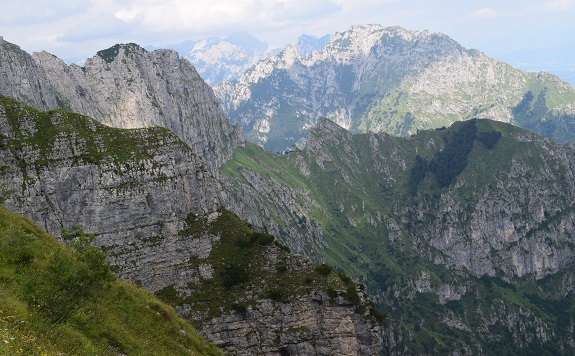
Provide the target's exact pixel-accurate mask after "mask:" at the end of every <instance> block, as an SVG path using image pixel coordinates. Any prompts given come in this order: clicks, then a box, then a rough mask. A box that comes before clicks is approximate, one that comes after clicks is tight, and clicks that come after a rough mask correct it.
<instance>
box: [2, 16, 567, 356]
mask: <svg viewBox="0 0 575 356" xmlns="http://www.w3.org/2000/svg"><path fill="white" fill-rule="evenodd" d="M316 40H317V41H319V42H316ZM324 40H325V39H324ZM303 42H304V41H302V43H303ZM311 42H312V44H313V45H312V46H311V47H306V48H308V49H304V47H301V48H300V49H298V48H297V47H296V46H289V47H288V48H286V49H284V50H283V51H282V52H281V53H280V54H278V55H277V56H275V57H271V58H268V59H264V60H263V61H261V62H259V63H257V64H256V65H255V66H253V67H252V68H251V69H249V70H248V71H247V72H246V73H245V74H243V75H242V76H241V77H240V78H239V79H238V80H237V81H231V82H224V83H222V84H220V85H218V86H217V87H216V88H215V90H214V91H212V89H211V88H210V87H209V86H208V85H206V84H205V83H204V81H203V80H202V79H201V78H200V76H199V74H198V73H197V72H196V71H195V70H194V68H193V66H191V65H190V63H189V62H188V61H187V60H185V59H182V58H180V57H179V55H178V53H177V52H175V51H172V50H154V51H151V52H150V51H147V50H145V49H143V48H141V47H140V46H138V45H136V44H123V45H116V46H113V47H111V48H109V49H106V50H102V51H100V52H98V53H97V54H96V55H95V56H94V57H92V58H90V59H88V60H87V61H86V64H85V66H84V67H80V66H77V65H70V66H68V65H65V64H64V63H63V62H62V61H60V60H59V59H58V58H56V57H55V56H53V55H50V54H48V53H45V52H42V53H35V54H32V55H30V54H27V53H26V52H24V51H22V50H21V49H20V48H18V47H17V46H16V45H13V44H10V43H8V42H6V41H3V40H0V65H1V66H2V67H1V73H0V92H1V94H2V95H4V96H5V97H2V98H1V99H0V104H1V105H0V134H1V135H0V150H1V151H2V154H1V155H0V188H1V189H0V195H1V198H2V200H3V201H4V205H5V206H6V207H7V208H9V209H11V210H13V211H15V212H17V213H20V214H24V215H26V216H28V217H30V218H31V219H32V220H33V221H34V222H36V223H37V224H39V225H40V226H41V227H42V228H44V229H46V230H47V231H48V232H50V233H52V234H54V235H57V236H60V237H61V238H64V237H65V236H66V235H65V234H64V233H63V232H62V231H63V230H62V228H64V229H70V228H73V227H74V226H81V227H82V229H84V230H85V231H87V232H88V233H90V234H94V235H93V236H94V240H93V245H94V246H96V247H98V248H99V249H100V250H101V251H103V252H104V254H105V255H106V259H107V260H108V261H109V263H110V268H111V269H112V271H114V272H115V273H116V274H117V275H118V276H120V277H122V278H125V279H128V280H131V281H132V282H134V283H136V284H138V285H140V286H141V287H144V288H146V289H148V290H150V291H152V292H154V293H155V294H156V296H158V297H159V298H161V299H163V300H164V301H165V302H168V303H170V304H171V305H173V306H174V307H175V308H176V311H177V312H178V313H179V314H180V315H181V316H183V317H184V318H185V319H186V320H188V321H189V322H190V323H192V324H193V325H194V326H195V327H196V328H197V329H198V331H199V332H200V334H201V335H203V336H204V337H205V338H206V339H208V340H209V341H211V342H213V343H215V344H216V345H217V346H219V347H221V348H223V349H224V351H225V352H227V353H231V354H257V353H263V354H277V355H285V354H319V355H329V354H349V355H355V354H380V353H383V354H390V355H399V354H418V355H419V354H429V355H432V354H460V355H461V354H466V355H471V354H474V355H475V354H479V355H483V354H485V355H489V354H537V355H539V354H544V353H551V354H570V353H573V352H575V341H574V339H573V330H574V328H575V318H574V312H575V297H574V295H575V293H574V291H575V273H574V271H575V270H574V269H573V267H574V261H575V243H574V234H575V210H574V208H573V199H574V197H575V186H574V185H573V182H574V181H575V179H574V178H575V177H574V175H575V147H574V146H573V145H572V144H568V143H562V142H558V141H568V140H569V137H570V136H569V135H570V132H571V130H572V127H571V126H572V125H570V123H571V122H570V119H571V115H572V111H570V110H572V109H573V107H572V96H573V89H572V88H571V87H570V86H568V85H567V84H565V83H564V82H562V81H560V80H559V79H558V78H556V77H554V76H551V75H548V74H544V73H539V74H533V73H525V72H521V71H517V70H515V69H513V68H511V67H509V66H507V65H505V64H503V63H500V62H496V61H494V60H492V59H489V58H488V57H486V56H484V55H482V54H481V53H480V52H478V51H474V50H466V49H464V48H462V47H461V46H460V45H458V44H457V43H456V42H455V41H453V40H451V39H450V38H448V37H447V36H445V35H439V34H431V33H427V32H415V31H408V30H405V29H402V28H398V27H395V28H383V27H381V26H358V27H354V28H352V29H350V30H349V31H347V32H345V33H342V34H336V35H333V36H331V37H330V40H329V43H327V44H326V45H325V46H324V47H323V45H322V44H321V41H320V39H315V40H312V41H311ZM314 43H315V44H314ZM314 46H315V50H313V51H312V52H309V48H312V47H314ZM300 51H307V52H308V53H307V54H306V56H303V57H302V55H301V54H300ZM311 63H313V65H311ZM472 69H473V70H472ZM450 83H451V84H450ZM455 83H457V85H456V84H455ZM242 85H244V86H243V88H244V89H246V91H245V92H244V93H243V94H245V95H238V96H235V94H234V93H241V92H242V91H241V90H240V89H241V88H242V87H241V86H242ZM404 90H405V91H404ZM214 92H215V93H216V94H217V95H219V98H220V100H221V101H222V102H223V103H224V108H225V110H227V111H228V112H230V117H232V120H235V121H236V122H238V123H239V124H241V125H242V127H244V129H245V130H246V136H247V138H248V139H251V140H254V141H255V142H257V143H259V144H262V145H264V144H265V145H269V147H270V149H272V150H276V151H277V150H284V148H285V147H289V145H292V144H293V143H296V142H298V141H299V143H298V144H297V145H296V147H294V148H292V149H291V150H289V151H288V152H287V153H285V154H276V153H272V152H270V151H268V150H264V149H263V148H261V147H258V145H256V144H254V143H251V142H249V140H248V141H247V142H246V140H244V137H243V135H242V133H241V130H240V129H239V127H238V126H235V125H233V124H231V123H230V121H229V120H228V118H227V117H226V116H225V114H224V110H222V109H221V107H220V106H219V104H218V100H217V99H216V96H215V95H214ZM222 93H226V94H225V95H223V94H222ZM254 93H255V94H258V95H256V96H253V97H252V94H254ZM305 93H307V95H306V94H305ZM381 93H383V94H381ZM247 94H250V95H247ZM426 95H427V96H426ZM9 97H10V98H9ZM262 98H264V99H266V100H267V99H269V100H267V101H266V100H262ZM426 98H427V99H426ZM428 99H429V100H428ZM426 100H427V101H426ZM434 100H437V103H435V104H434ZM396 102H397V104H396ZM232 104H233V105H232ZM236 104H237V105H236ZM420 104H421V105H420ZM424 104H431V105H424ZM491 104H493V105H491ZM234 105H236V106H234ZM230 108H236V109H237V110H238V112H242V113H243V115H245V116H243V118H241V119H238V118H237V117H236V118H235V119H234V118H233V112H232V111H231V109H230ZM294 108H299V109H298V110H299V111H298V115H299V116H297V115H296V116H293V110H294ZM362 108H363V109H365V110H364V112H369V113H370V114H369V115H368V114H362V115H360V116H359V117H361V118H362V120H363V121H354V120H353V115H351V114H353V113H356V112H357V113H359V112H362V111H361V110H359V109H362ZM314 110H316V112H315V113H314ZM458 110H459V111H458ZM453 112H455V113H456V114H452V113H453ZM261 113H264V114H265V115H268V114H269V116H265V115H264V116H259V115H260V114H261ZM276 113H282V114H285V116H281V117H280V116H278V117H277V118H275V116H273V115H275V114H276ZM385 113H387V117H386V115H385ZM408 113H409V115H407V114H408ZM272 114H273V115H272ZM290 115H291V116H290ZM306 115H308V116H306ZM505 115H507V116H505ZM322 116H326V117H327V118H323V117H322ZM290 117H291V118H293V117H296V118H297V120H300V121H297V120H296V121H289V120H287V119H286V118H290ZM475 117H476V118H475ZM256 118H257V119H256ZM329 118H331V119H332V120H330V119H329ZM431 118H434V120H436V121H435V122H433V120H431ZM493 118H496V119H499V120H492V119H493ZM251 119H255V120H256V121H257V120H260V121H258V122H259V123H257V124H256V123H253V122H252V123H251V124H250V123H249V122H248V121H249V120H251ZM264 119H265V120H264ZM464 119H466V120H464ZM266 120H267V121H266ZM282 120H283V121H282ZM437 120H439V121H437ZM502 121H507V122H502ZM511 123H515V124H521V125H523V126H529V125H531V126H530V128H531V129H532V131H528V130H526V129H525V128H521V127H518V126H514V125H511ZM246 125H247V126H246ZM249 125H252V126H249ZM277 125H280V128H281V130H280V131H277V130H276V128H274V127H276V126H277ZM246 127H248V128H247V129H246ZM249 127H253V130H252V129H249ZM346 128H347V129H346ZM528 128H529V127H528ZM268 129H269V130H268ZM348 129H349V130H348ZM254 130H255V131H254ZM282 130H283V131H282ZM256 131H257V132H256ZM354 131H355V132H354ZM387 131H392V132H391V133H393V135H392V134H391V133H389V132H387ZM533 131H539V132H540V133H544V134H546V135H547V136H549V137H545V136H542V135H540V134H538V133H536V132H533ZM272 133H273V135H272ZM550 137H552V138H550ZM64 231H67V230H64ZM291 251H293V252H291ZM304 256H307V258H310V259H311V260H313V261H315V262H310V261H309V260H308V259H307V258H306V257H304ZM34 258H35V257H34ZM38 261H40V260H38ZM360 283H361V284H360ZM375 307H377V309H379V311H378V310H377V309H376V308H375ZM381 312H383V313H384V314H385V316H384V315H383V314H381ZM114 345H115V346H114V347H119V346H118V345H116V344H114ZM120 346H121V345H120ZM124 351H126V350H123V349H120V350H119V352H120V353H121V352H124ZM124 353H125V352H124Z"/></svg>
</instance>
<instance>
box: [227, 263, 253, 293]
mask: <svg viewBox="0 0 575 356" xmlns="http://www.w3.org/2000/svg"><path fill="white" fill-rule="evenodd" d="M221 278H222V285H223V286H224V287H226V288H230V287H233V286H235V285H237V284H241V283H243V282H245V281H247V280H248V278H249V275H248V271H246V269H245V268H243V267H242V266H240V265H236V264H231V265H229V266H227V267H225V268H224V270H223V271H222V273H221Z"/></svg>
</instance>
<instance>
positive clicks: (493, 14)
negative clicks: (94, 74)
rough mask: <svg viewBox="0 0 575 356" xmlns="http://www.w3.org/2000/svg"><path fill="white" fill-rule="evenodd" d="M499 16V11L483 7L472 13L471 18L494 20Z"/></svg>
mask: <svg viewBox="0 0 575 356" xmlns="http://www.w3.org/2000/svg"><path fill="white" fill-rule="evenodd" d="M499 16H500V14H499V13H498V12H497V11H495V10H493V9H491V8H488V7H484V8H483V9H479V10H476V11H473V12H472V13H471V18H474V19H479V20H493V19H496V18H498V17H499Z"/></svg>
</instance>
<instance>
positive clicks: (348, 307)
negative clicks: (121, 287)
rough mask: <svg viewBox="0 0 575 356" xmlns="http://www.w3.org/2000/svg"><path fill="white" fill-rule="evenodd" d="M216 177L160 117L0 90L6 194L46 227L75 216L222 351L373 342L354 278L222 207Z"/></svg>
mask: <svg viewBox="0 0 575 356" xmlns="http://www.w3.org/2000/svg"><path fill="white" fill-rule="evenodd" d="M219 187H220V186H219V184H217V182H216V180H215V178H214V177H213V176H212V175H211V174H210V171H209V170H208V168H207V166H206V164H205V162H204V161H203V159H202V158H201V157H200V156H199V155H197V154H196V153H195V152H194V150H193V149H192V148H190V147H189V146H188V145H187V144H186V143H184V142H183V141H182V140H180V139H179V138H178V137H177V136H176V135H174V134H173V133H171V132H170V131H169V130H167V129H165V128H159V127H153V128H146V129H117V128H110V127H107V126H104V125H102V124H100V123H98V122H97V121H95V120H93V119H90V118H88V117H85V116H81V115H78V114H72V113H69V112H65V111H62V110H53V111H48V112H40V111H37V110H34V109H32V108H30V107H27V106H25V105H23V104H22V103H19V102H17V101H15V100H13V99H9V98H6V97H0V195H1V197H0V198H2V200H3V201H4V203H5V204H6V206H8V207H10V208H11V209H13V210H15V211H16V212H18V213H21V214H25V215H27V216H29V217H30V218H32V219H33V220H34V221H36V222H37V223H39V224H41V225H42V226H43V227H45V228H46V229H47V230H49V231H50V232H52V233H54V234H56V235H59V234H60V233H61V229H62V228H64V229H73V228H74V227H75V226H77V225H79V226H81V227H82V228H83V229H84V230H85V231H87V232H89V233H93V234H95V240H94V245H95V246H97V247H99V248H100V249H101V250H102V251H104V252H105V253H106V257H107V260H108V261H109V262H110V263H111V266H112V269H113V270H114V271H115V272H116V273H117V274H118V275H119V276H120V277H122V278H126V279H129V280H131V281H133V282H135V283H137V284H139V285H140V286H142V287H144V288H146V289H148V290H151V291H153V292H156V293H157V294H158V295H159V296H160V297H162V298H164V299H165V300H166V301H168V302H171V303H172V304H173V305H175V306H177V307H178V311H179V312H180V314H182V315H184V316H186V317H187V318H188V320H190V321H191V322H192V323H194V324H196V326H197V327H198V330H199V331H200V332H201V333H202V334H203V335H204V336H205V337H206V338H207V339H210V340H213V341H214V342H215V343H217V344H218V345H220V346H221V347H222V348H224V349H225V350H227V351H228V352H230V353H235V354H242V353H243V354H245V353H250V352H252V351H253V352H266V353H274V352H275V353H278V354H281V353H282V352H283V351H282V350H284V349H285V350H288V351H289V352H297V350H305V352H312V353H316V354H323V355H330V354H334V353H336V354H337V353H341V354H348V355H353V354H357V353H367V354H372V353H378V352H379V350H380V349H381V337H380V328H379V323H380V322H381V316H380V315H379V314H378V312H377V311H376V310H375V309H374V308H373V305H372V304H371V302H370V301H369V300H368V299H367V298H366V297H365V295H364V293H363V292H362V291H361V289H359V286H358V285H356V284H355V283H353V282H352V281H351V280H350V279H349V278H348V277H345V276H344V275H339V274H336V272H333V271H331V269H328V270H327V272H325V270H322V271H323V272H316V268H317V267H316V266H315V265H313V264H311V263H310V262H307V261H306V260H304V259H303V258H302V257H299V256H294V255H292V254H290V253H288V252H287V251H284V250H283V249H282V248H281V246H275V245H274V244H273V240H274V238H273V237H272V236H271V235H267V234H264V233H261V232H257V231H254V230H253V228H251V227H250V226H248V225H247V224H245V223H243V222H242V221H240V220H239V219H238V218H237V217H235V216H233V214H231V213H229V212H227V211H226V210H225V209H222V205H221V202H220V195H221V192H220V190H219V189H220V188H219ZM256 262H257V263H256ZM320 270H321V268H320ZM329 275H331V277H329ZM307 278H311V279H309V280H308V279H307ZM328 278H331V279H328ZM270 307H271V308H272V309H270ZM238 311H239V312H240V314H242V313H243V312H245V313H247V314H246V315H247V316H246V317H242V318H239V317H238V315H237V314H238ZM294 311H299V312H300V313H301V314H298V315H299V316H300V317H297V315H293V314H292V312H294ZM253 335H257V338H256V339H254V336H253ZM255 340H257V341H255ZM244 350H247V351H244ZM262 350H263V351H262Z"/></svg>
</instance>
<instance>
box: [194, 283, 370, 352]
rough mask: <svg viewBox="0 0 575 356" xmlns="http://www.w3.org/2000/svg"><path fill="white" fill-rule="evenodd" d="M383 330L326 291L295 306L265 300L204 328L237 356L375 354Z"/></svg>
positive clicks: (213, 339)
mask: <svg viewBox="0 0 575 356" xmlns="http://www.w3.org/2000/svg"><path fill="white" fill-rule="evenodd" d="M378 332H379V329H378V328H373V326H370V324H369V323H367V322H366V321H365V320H362V318H361V316H360V315H358V314H357V312H356V310H355V306H354V305H353V304H350V302H349V301H348V300H345V299H343V298H338V299H336V300H334V299H330V297H329V296H328V295H327V294H326V293H325V292H321V293H318V292H315V293H313V294H308V295H303V296H300V297H299V298H298V299H297V300H296V301H294V302H291V303H278V302H275V301H273V300H269V299H267V300H262V301H260V303H259V304H258V305H257V306H254V307H249V308H247V310H246V311H245V313H243V314H241V313H237V312H233V313H230V314H226V315H223V316H220V317H217V318H213V319H211V320H210V321H209V322H208V323H205V324H203V328H202V334H203V335H205V337H206V338H207V339H209V340H210V341H211V342H213V343H214V344H216V345H219V346H220V347H222V348H223V349H224V350H226V351H232V353H233V354H236V355H256V354H262V355H278V356H279V355H326V356H327V355H334V354H338V355H349V356H354V355H376V354H378V353H379V351H380V350H381V340H380V336H379V334H378Z"/></svg>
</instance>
